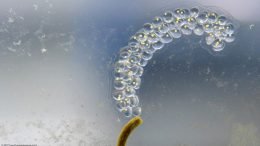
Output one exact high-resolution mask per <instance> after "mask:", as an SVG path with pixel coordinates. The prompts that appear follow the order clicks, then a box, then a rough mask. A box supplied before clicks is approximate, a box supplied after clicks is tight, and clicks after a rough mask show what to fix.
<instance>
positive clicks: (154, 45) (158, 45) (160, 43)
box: [152, 41, 164, 50]
mask: <svg viewBox="0 0 260 146" xmlns="http://www.w3.org/2000/svg"><path fill="white" fill-rule="evenodd" d="M163 46H164V43H162V42H161V41H157V42H155V43H153V44H152V47H153V48H154V49H155V50H160V49H162V48H163Z"/></svg>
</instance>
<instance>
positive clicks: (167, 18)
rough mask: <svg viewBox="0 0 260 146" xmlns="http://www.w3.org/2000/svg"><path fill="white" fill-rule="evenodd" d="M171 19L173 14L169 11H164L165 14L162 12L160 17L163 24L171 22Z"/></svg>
mask: <svg viewBox="0 0 260 146" xmlns="http://www.w3.org/2000/svg"><path fill="white" fill-rule="evenodd" d="M173 17H174V16H173V13H172V12H171V11H166V12H164V13H163V16H162V18H163V20H164V22H166V23H170V22H172V20H173Z"/></svg>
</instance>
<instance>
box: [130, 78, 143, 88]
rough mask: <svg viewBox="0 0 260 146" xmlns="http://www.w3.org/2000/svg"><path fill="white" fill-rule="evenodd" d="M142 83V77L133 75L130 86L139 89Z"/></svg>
mask: <svg viewBox="0 0 260 146" xmlns="http://www.w3.org/2000/svg"><path fill="white" fill-rule="evenodd" d="M140 85H141V78H140V77H138V76H133V78H132V81H131V83H130V86H131V87H133V88H134V89H139V88H140Z"/></svg>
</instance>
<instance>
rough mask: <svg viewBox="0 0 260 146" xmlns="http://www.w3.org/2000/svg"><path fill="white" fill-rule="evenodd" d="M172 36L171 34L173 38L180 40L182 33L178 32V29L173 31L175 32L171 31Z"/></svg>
mask: <svg viewBox="0 0 260 146" xmlns="http://www.w3.org/2000/svg"><path fill="white" fill-rule="evenodd" d="M170 34H171V36H172V37H173V38H176V39H177V38H180V37H181V32H180V30H178V29H173V30H171V31H170Z"/></svg>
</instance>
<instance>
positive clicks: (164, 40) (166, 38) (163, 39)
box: [161, 33, 172, 43]
mask: <svg viewBox="0 0 260 146" xmlns="http://www.w3.org/2000/svg"><path fill="white" fill-rule="evenodd" d="M161 42H162V43H170V42H172V36H171V35H170V34H169V33H165V34H164V35H163V36H162V37H161Z"/></svg>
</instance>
